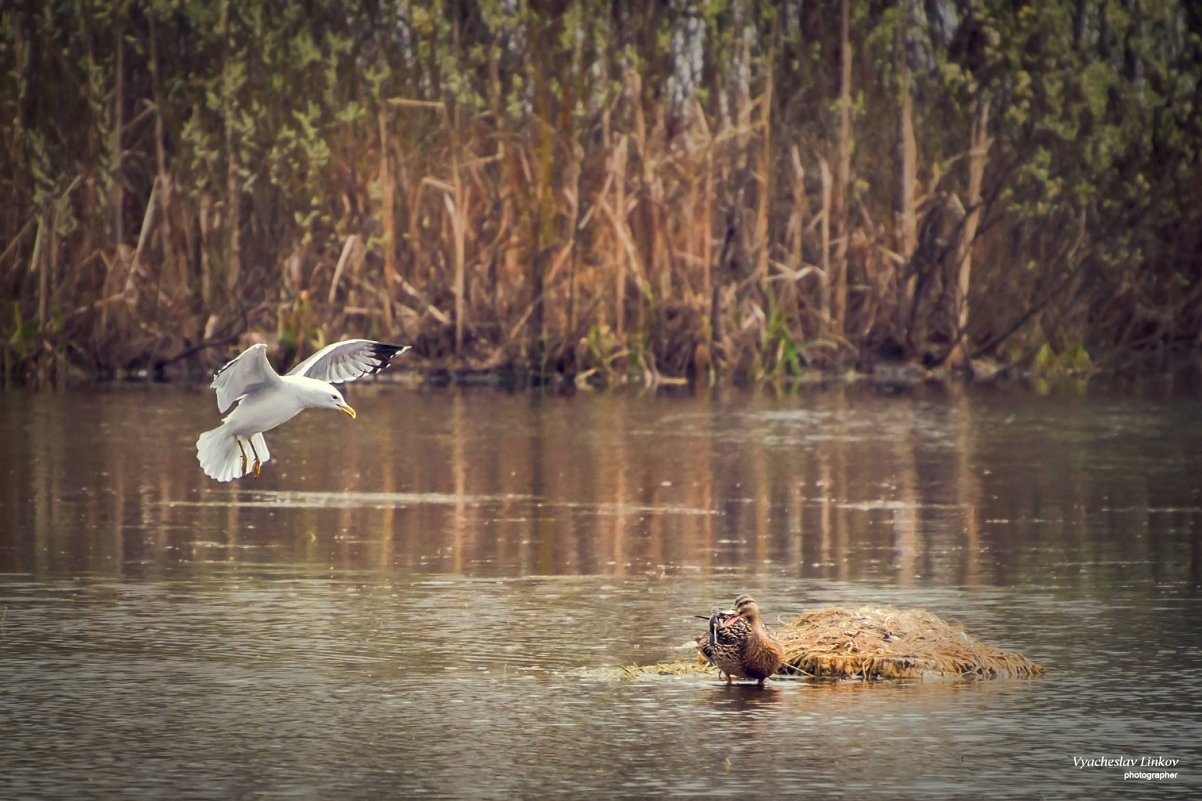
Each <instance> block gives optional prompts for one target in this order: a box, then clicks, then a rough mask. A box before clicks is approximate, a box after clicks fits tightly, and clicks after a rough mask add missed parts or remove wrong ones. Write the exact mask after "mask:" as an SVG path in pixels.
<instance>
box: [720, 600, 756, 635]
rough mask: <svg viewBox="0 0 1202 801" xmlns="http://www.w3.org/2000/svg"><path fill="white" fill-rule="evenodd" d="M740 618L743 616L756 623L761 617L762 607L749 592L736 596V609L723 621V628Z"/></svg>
mask: <svg viewBox="0 0 1202 801" xmlns="http://www.w3.org/2000/svg"><path fill="white" fill-rule="evenodd" d="M739 618H743V619H744V620H746V621H747V622H748V623H755V622H757V621H758V620H759V619H760V607H759V605H757V604H756V602H755V599H754V598H752V597H751V596H750V595H748V594H747V593H743V594H742V595H739V596H738V597H736V598H735V610H734V612H733V613H732V614H731V615H730V616H729V617H728V618H726V620H725V621H723V623H722V628H726V627H727V626H729V625H730V624H731V623H734V622H735V621H736V620H738V619H739Z"/></svg>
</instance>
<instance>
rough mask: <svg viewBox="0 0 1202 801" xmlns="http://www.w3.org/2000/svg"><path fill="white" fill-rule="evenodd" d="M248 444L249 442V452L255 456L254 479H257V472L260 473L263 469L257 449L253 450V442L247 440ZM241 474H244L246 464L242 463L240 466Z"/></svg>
mask: <svg viewBox="0 0 1202 801" xmlns="http://www.w3.org/2000/svg"><path fill="white" fill-rule="evenodd" d="M249 442H250V452H251V453H253V454H254V455H255V466H254V472H255V478H258V477H259V471H261V470H262V469H263V462H262V461H260V460H259V451H258V449H257V448H255V441H254V440H253V439H252V440H249ZM242 472H243V473H245V472H246V464H245V463H243V465H242Z"/></svg>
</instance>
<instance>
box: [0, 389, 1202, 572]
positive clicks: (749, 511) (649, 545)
mask: <svg viewBox="0 0 1202 801" xmlns="http://www.w3.org/2000/svg"><path fill="white" fill-rule="evenodd" d="M355 391H356V393H357V394H356V396H355V397H356V401H355V402H356V406H358V407H359V408H360V413H361V419H360V421H359V422H358V423H356V424H353V425H352V424H349V423H346V422H345V421H342V420H332V419H329V418H326V417H322V416H321V415H320V413H315V412H309V413H307V414H306V415H304V416H302V417H300V418H298V419H297V420H296V421H294V422H292V423H290V424H289V425H288V426H286V427H284V428H282V429H281V430H279V431H277V432H273V434H271V435H270V437H271V444H272V451H273V457H274V458H273V461H272V462H271V463H269V466H268V468H267V469H266V470H265V472H264V475H263V478H262V479H260V480H259V481H256V482H244V483H243V484H240V485H233V486H228V485H217V484H215V483H213V482H210V481H209V480H208V479H206V478H205V477H204V476H203V475H202V474H201V473H200V472H199V470H197V469H196V465H195V463H194V445H193V443H194V440H195V436H196V434H197V432H198V431H199V430H201V429H202V428H203V427H204V426H205V425H206V424H208V423H209V422H211V421H212V420H213V419H215V415H214V414H213V413H212V409H211V408H210V407H211V405H212V404H211V398H210V397H208V396H207V394H205V393H201V392H198V391H192V390H186V391H179V390H175V389H172V388H165V389H164V388H136V389H114V390H102V391H95V392H91V393H86V394H85V393H81V394H75V395H57V396H24V395H14V396H9V397H5V398H4V399H3V401H2V402H3V404H4V414H3V418H2V420H3V422H2V423H0V429H2V432H3V435H4V441H5V443H6V448H5V456H4V459H3V462H2V464H3V466H4V467H3V471H4V473H3V474H4V481H3V482H0V484H2V486H0V499H2V500H3V503H2V506H0V520H3V523H4V534H3V535H0V546H2V547H0V567H2V569H4V570H6V571H15V572H32V573H78V572H94V573H101V574H118V575H119V574H137V575H154V574H159V573H164V572H169V571H178V570H185V571H189V572H204V571H205V570H206V569H207V568H206V565H208V564H210V563H214V562H217V563H220V562H232V563H243V562H245V563H259V562H262V563H268V564H274V563H295V564H299V565H308V566H310V567H311V568H313V569H321V568H322V567H323V566H326V567H349V568H355V569H367V570H373V571H385V572H390V571H396V570H402V571H418V572H434V573H444V572H445V573H454V574H464V575H478V576H514V575H552V574H610V575H615V576H621V575H626V574H650V575H663V574H678V573H684V574H688V573H705V574H711V573H722V572H731V573H736V574H750V575H757V574H764V575H775V576H782V577H783V576H794V577H822V578H831V579H839V580H853V579H864V578H869V579H879V580H885V581H889V582H892V583H894V584H897V585H899V586H909V585H913V584H923V583H936V584H952V585H964V586H977V585H1007V584H1011V583H1014V582H1017V581H1025V582H1029V581H1032V580H1039V581H1042V582H1045V583H1048V584H1052V585H1056V584H1060V583H1068V584H1072V583H1077V582H1082V581H1093V580H1099V581H1100V580H1106V581H1112V580H1115V579H1116V578H1117V579H1120V580H1121V579H1122V578H1123V577H1125V576H1142V575H1146V574H1148V573H1151V574H1153V575H1154V576H1156V577H1157V580H1163V581H1178V580H1188V579H1190V578H1191V577H1192V578H1193V579H1194V580H1196V579H1197V575H1198V557H1197V554H1198V540H1199V536H1198V532H1199V519H1200V516H1202V511H1200V508H1199V498H1198V497H1197V488H1196V487H1192V486H1189V482H1188V479H1186V478H1184V477H1186V476H1189V475H1197V474H1198V473H1199V469H1198V468H1199V465H1198V460H1199V457H1198V455H1197V454H1198V453H1200V452H1202V449H1200V448H1198V447H1197V444H1198V443H1199V439H1200V437H1199V434H1198V426H1197V424H1196V423H1193V421H1192V420H1186V419H1176V418H1172V419H1165V420H1160V419H1158V417H1157V415H1158V414H1164V415H1166V416H1167V415H1169V414H1170V411H1169V410H1168V409H1166V410H1165V411H1163V412H1158V411H1157V410H1155V409H1149V408H1148V407H1146V406H1139V405H1137V404H1132V405H1131V407H1130V409H1128V410H1127V411H1126V412H1124V409H1123V407H1121V406H1120V407H1119V408H1118V409H1116V408H1115V406H1114V404H1113V403H1110V404H1108V405H1106V406H1104V407H1101V408H1099V409H1098V411H1097V413H1096V415H1092V416H1091V409H1090V407H1089V406H1084V407H1082V406H1081V405H1080V404H1073V405H1072V406H1071V407H1069V406H1068V405H1065V406H1062V407H1061V406H1057V405H1056V404H1055V402H1051V403H1049V402H1048V401H1046V400H1040V399H1021V398H1020V399H1015V398H1000V397H998V396H996V395H989V394H980V393H975V394H974V393H969V392H968V391H963V390H942V391H938V392H935V391H928V392H917V393H915V394H913V395H910V396H889V397H885V396H880V395H877V394H875V393H873V392H871V391H867V390H864V391H860V390H847V391H828V392H821V393H813V394H808V395H804V396H798V397H783V398H772V397H764V396H755V395H741V394H737V393H722V394H718V395H715V396H714V397H683V398H665V397H655V396H639V395H632V394H622V393H617V394H603V395H580V396H575V397H568V398H564V397H545V396H539V395H527V394H519V395H506V394H501V393H492V392H449V391H448V392H413V391H409V390H401V389H398V388H395V387H388V388H384V387H358V388H356V389H355ZM1170 409H1171V407H1170ZM1124 414H1125V415H1126V416H1124ZM1127 420H1129V421H1130V433H1129V434H1127V435H1125V434H1124V429H1123V426H1124V425H1127V423H1126V422H1125V421H1127ZM1116 426H1117V427H1118V434H1117V435H1116V434H1115V433H1114V431H1115V427H1116ZM1170 428H1171V429H1173V430H1176V431H1178V432H1180V433H1181V436H1179V437H1176V438H1169V439H1167V440H1164V439H1161V440H1157V441H1150V440H1148V439H1145V438H1144V435H1145V434H1147V433H1148V432H1149V431H1153V432H1154V431H1160V430H1165V429H1170ZM1091 432H1092V433H1097V434H1099V436H1090V434H1091ZM1103 433H1105V434H1106V436H1101V434H1103ZM1191 443H1193V445H1192V446H1191ZM1120 465H1125V466H1126V469H1119V466H1120Z"/></svg>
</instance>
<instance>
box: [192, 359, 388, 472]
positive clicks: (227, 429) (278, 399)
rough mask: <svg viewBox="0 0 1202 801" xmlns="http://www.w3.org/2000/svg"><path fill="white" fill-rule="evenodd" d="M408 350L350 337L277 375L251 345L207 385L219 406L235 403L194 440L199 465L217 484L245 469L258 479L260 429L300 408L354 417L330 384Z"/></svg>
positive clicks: (376, 368) (262, 444)
mask: <svg viewBox="0 0 1202 801" xmlns="http://www.w3.org/2000/svg"><path fill="white" fill-rule="evenodd" d="M407 350H409V346H408V345H389V344H386V343H383V342H373V341H371V340H370V339H348V340H345V341H343V342H335V343H334V344H332V345H326V346H325V347H324V348H322V349H321V350H319V351H317V353H314V354H313V355H312V356H310V357H309V358H307V359H305V360H304V361H303V362H301V363H300V364H298V365H297V366H296V367H293V368H292V369H291V370H289V371H288V373H287V374H286V375H280V374H279V373H277V372H276V371H275V370H273V369H272V367H271V365H270V364H269V363H268V362H267V346H266V345H264V344H262V343H260V344H258V345H251V346H250V347H249V348H247V349H246V350H244V351H242V353H240V354H238V355H237V356H236V357H234V359H233V360H231V361H230V362H229V363H228V364H226V365H225V366H224V367H222V368H221V369H220V370H218V371H217V372H216V373H215V374H214V375H213V383H212V384H210V385H209V388H210V389H214V390H216V391H217V410H218V411H219V412H225V411H226V410H227V409H229V408H230V406H233V405H234V404H235V403H237V404H238V405H237V407H235V409H234V411H232V412H230V413H229V414H228V415H226V416H225V417H224V418H223V419H222V421H221V425H219V426H217V428H214V429H213V430H212V431H206V432H204V433H203V434H201V435H200V439H198V440H196V458H197V459H199V460H200V466H201V469H203V470H204V471H205V475H207V476H209V477H210V478H215V479H217V480H218V481H221V482H226V481H233V480H234V479H235V478H241V477H242V476H245V475H246V474H247V473H248V472H253V473H254V475H255V478H258V477H259V471H260V470H262V468H263V463H264V462H266V461H267V460H268V459H270V458H271V452H270V451H268V450H267V440H265V439H264V438H263V432H264V431H270V430H271V429H273V428H275V427H276V426H278V425H282V424H284V423H286V422H288V421H289V420H291V419H292V418H293V417H295V416H296V415H297V414H299V413H300V412H301V411H302V410H303V409H337V410H339V411H341V412H345V413H346V414H348V415H350V418H351V419H352V420H353V419H355V416H356V415H355V410H354V409H352V408H351V407H350V406H348V405H347V403H346V400H345V399H344V398H343V397H342V393H341V392H339V391H338V389H337V388H336V387H335V386H334V384H341V383H342V382H344V381H355V380H356V379H359V378H362V377H363V376H365V375H374V374H375V373H378V372H380V371H381V370H383V369H384V368H385V367H387V366H388V364H389V363H390V362H391V361H392V358H393V357H394V356H397V355H399V354H401V353H404V352H405V351H407ZM247 448H249V449H250V457H248V456H247ZM252 458H253V462H252V461H251V459H252Z"/></svg>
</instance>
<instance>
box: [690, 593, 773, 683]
mask: <svg viewBox="0 0 1202 801" xmlns="http://www.w3.org/2000/svg"><path fill="white" fill-rule="evenodd" d="M697 644H698V647H699V648H700V649H701V653H702V654H703V655H704V656H705V658H706V659H708V660H710V661H711V662H713V663H714V664H715V665H716V666H717V667H718V670H720V671H721V672H722V673H725V674H726V683H727V684H730V682H731V679H732V677H738V678H741V679H752V680H754V681H756V682H757V683H758V684H759V686H760V687H763V686H764V680H765V679H767V678H768V677H769V676H771V675H772V674H773V673H775V672H776V671H777V670H778V669H780V666H781V664H782V663H783V662H784V659H785V654H784V650H783V649H782V648H781V646H780V643H779V642H777V641H776V637H774V636H773V635H772V633H771V632H769V631H768V629H766V628H764V622H763V620H762V619H761V618H760V608H759V606H757V605H756V602H755V599H754V598H752V597H751V596H750V595H745V594H744V595H740V596H739V597H737V598H735V608H734V611H733V612H721V611H715V612H714V613H713V614H711V615H710V619H709V632H708V633H707V634H705V635H703V636H701V637H699V638H698V639H697Z"/></svg>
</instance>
